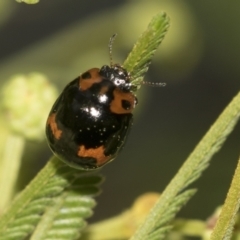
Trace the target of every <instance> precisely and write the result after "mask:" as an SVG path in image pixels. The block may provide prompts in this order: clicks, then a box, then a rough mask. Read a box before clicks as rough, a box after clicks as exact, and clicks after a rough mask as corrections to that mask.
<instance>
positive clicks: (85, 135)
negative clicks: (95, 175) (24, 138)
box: [46, 65, 137, 170]
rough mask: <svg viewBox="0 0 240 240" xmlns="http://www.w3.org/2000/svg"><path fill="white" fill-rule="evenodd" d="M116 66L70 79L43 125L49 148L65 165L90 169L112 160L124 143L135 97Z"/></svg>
mask: <svg viewBox="0 0 240 240" xmlns="http://www.w3.org/2000/svg"><path fill="white" fill-rule="evenodd" d="M131 89H132V85H131V83H130V80H129V74H128V73H127V71H126V70H125V69H123V68H122V67H121V66H119V65H113V66H111V67H109V66H103V67H102V68H101V69H98V68H93V69H90V70H89V71H87V72H85V73H83V74H82V75H81V76H80V77H77V78H76V79H75V80H73V81H72V82H70V83H69V84H68V85H67V86H66V87H65V89H64V90H63V92H62V93H61V95H60V96H59V98H58V99H57V100H56V102H55V103H54V105H53V107H52V109H51V111H50V113H49V117H48V120H47V124H46V136H47V140H48V144H49V146H50V148H51V150H52V151H53V152H54V154H56V155H57V156H58V157H59V158H60V159H62V160H63V161H64V162H65V163H67V164H68V165H70V166H72V167H75V168H78V169H85V170H91V169H96V168H99V167H102V166H103V165H105V164H106V163H108V162H110V161H112V160H113V159H114V158H115V157H116V156H117V154H118V153H119V151H120V150H121V148H122V147H123V145H124V141H125V140H126V136H127V134H128V132H129V129H130V127H131V125H132V121H133V115H132V110H133V109H134V107H135V105H136V103H137V99H136V97H135V96H134V94H133V93H132V91H131Z"/></svg>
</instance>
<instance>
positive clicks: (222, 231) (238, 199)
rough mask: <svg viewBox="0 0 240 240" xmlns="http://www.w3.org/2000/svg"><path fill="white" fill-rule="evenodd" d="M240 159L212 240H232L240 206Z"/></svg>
mask: <svg viewBox="0 0 240 240" xmlns="http://www.w3.org/2000/svg"><path fill="white" fill-rule="evenodd" d="M239 183H240V159H239V161H238V165H237V168H236V170H235V174H234V176H233V179H232V183H231V186H230V189H229V191H228V194H227V197H226V200H225V203H224V205H223V207H222V210H221V213H220V215H219V218H218V220H217V223H216V225H215V227H214V229H213V232H212V234H211V238H210V239H211V240H219V239H224V240H229V239H231V236H232V232H233V228H234V224H235V217H236V214H237V212H238V209H239V206H240V184H239Z"/></svg>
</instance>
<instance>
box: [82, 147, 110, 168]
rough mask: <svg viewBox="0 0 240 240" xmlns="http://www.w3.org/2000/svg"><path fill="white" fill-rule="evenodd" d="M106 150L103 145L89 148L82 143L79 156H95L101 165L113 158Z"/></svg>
mask: <svg viewBox="0 0 240 240" xmlns="http://www.w3.org/2000/svg"><path fill="white" fill-rule="evenodd" d="M104 151H105V149H104V147H103V146H100V147H98V148H89V149H87V148H85V146H84V145H81V146H80V147H79V150H78V156H79V157H92V158H95V159H96V161H97V166H98V167H100V166H102V165H104V164H105V163H106V162H108V161H109V160H111V156H106V155H105V154H104Z"/></svg>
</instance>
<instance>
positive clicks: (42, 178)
mask: <svg viewBox="0 0 240 240" xmlns="http://www.w3.org/2000/svg"><path fill="white" fill-rule="evenodd" d="M64 165H65V164H64V163H62V162H61V161H60V160H59V159H58V158H56V157H52V158H51V160H50V161H49V162H48V163H47V165H46V166H45V167H44V168H43V169H42V170H41V171H40V172H39V173H38V175H37V177H36V178H34V179H33V180H32V182H31V183H30V184H29V185H28V186H27V187H26V188H25V189H24V190H23V191H22V192H21V194H20V195H19V196H18V197H16V199H15V200H14V201H13V203H12V205H11V208H9V210H8V211H7V212H6V213H5V214H4V215H3V216H2V217H1V219H0V232H4V231H5V228H6V227H7V225H8V224H9V222H11V221H12V220H13V219H14V217H15V216H16V215H17V214H18V212H20V211H21V210H22V209H24V208H25V206H26V205H27V204H28V203H29V202H30V201H31V200H32V199H33V197H34V195H35V194H36V193H37V192H38V191H39V189H43V188H44V186H45V185H46V183H47V182H48V181H49V179H50V178H51V177H52V176H53V175H55V174H56V172H57V170H58V168H60V167H61V166H64Z"/></svg>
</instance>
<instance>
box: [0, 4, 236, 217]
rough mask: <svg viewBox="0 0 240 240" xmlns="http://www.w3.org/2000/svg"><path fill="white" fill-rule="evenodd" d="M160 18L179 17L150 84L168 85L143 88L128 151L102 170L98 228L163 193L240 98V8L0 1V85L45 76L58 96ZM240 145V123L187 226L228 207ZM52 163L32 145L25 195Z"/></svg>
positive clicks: (202, 184)
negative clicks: (18, 77) (148, 195)
mask: <svg viewBox="0 0 240 240" xmlns="http://www.w3.org/2000/svg"><path fill="white" fill-rule="evenodd" d="M160 11H166V12H167V14H168V15H169V16H170V18H171V27H170V30H169V33H168V34H167V36H166V38H165V39H164V41H163V44H162V45H161V47H160V49H159V50H158V51H157V53H156V55H155V57H154V59H153V62H152V65H151V66H150V69H149V72H148V74H147V76H146V80H147V81H151V82H154V81H155V82H165V83H166V84H167V86H166V87H162V88H151V87H145V86H143V87H142V88H141V90H140V91H139V93H138V99H139V104H138V106H137V108H136V110H135V119H134V126H133V128H132V131H131V134H130V136H129V138H128V141H127V144H126V146H125V148H124V150H123V151H122V153H121V154H120V155H119V157H118V158H117V159H116V160H115V161H114V162H112V163H111V164H109V165H107V166H106V167H104V168H103V169H102V170H101V172H102V174H103V175H104V176H106V181H105V183H104V184H103V185H102V188H103V193H102V194H101V195H100V196H99V197H98V198H97V200H98V205H97V207H96V212H95V215H94V217H93V218H92V220H99V219H102V218H106V217H110V216H112V215H113V214H117V213H119V212H121V211H123V210H124V209H126V208H127V207H129V206H130V204H131V203H132V202H133V200H134V199H135V198H136V197H137V196H138V195H140V194H142V193H144V192H147V191H158V192H161V191H162V190H163V189H164V187H165V186H166V184H167V183H168V182H169V181H170V179H171V178H172V177H173V176H174V174H175V173H176V171H177V170H178V168H179V167H180V166H181V164H182V163H183V161H184V160H185V159H186V157H187V156H188V155H189V153H190V152H191V151H192V150H193V148H194V146H195V145H196V144H197V143H198V141H199V140H200V139H201V137H202V136H203V135H204V133H205V132H206V131H207V130H208V129H209V127H210V125H211V124H212V123H213V122H214V121H215V119H216V118H217V117H218V115H219V114H220V113H221V111H222V110H223V109H224V107H225V106H226V105H227V104H228V103H229V102H230V100H231V99H232V98H233V96H234V95H236V93H237V92H238V91H239V88H240V81H239V79H240V67H239V63H240V27H239V23H240V2H239V1H228V2H227V1H219V0H212V1H192V0H185V1H181V0H175V1H174V0H169V1H166V0H165V1H163V0H162V1H161V0H148V1H146V0H145V1H144V0H128V1H124V0H114V1H111V0H99V1H79V0H72V1H67V0H49V1H47V0H41V1H40V3H39V4H36V5H27V4H19V3H16V2H15V1H14V0H12V1H11V0H1V2H0V85H1V86H2V85H3V83H6V82H7V81H8V80H9V79H10V77H11V76H12V75H14V74H19V73H24V74H28V73H29V72H33V71H38V72H41V73H44V74H45V75H47V76H48V78H49V79H50V81H51V82H52V83H54V84H56V85H57V87H58V89H59V91H61V89H62V88H63V87H64V86H65V85H66V84H67V83H68V82H69V81H71V80H73V79H74V78H75V77H76V76H78V75H79V74H80V73H82V72H84V71H85V70H87V69H89V68H92V67H101V66H102V65H104V64H109V54H108V48H107V45H108V40H109V38H110V36H111V35H112V34H113V33H118V37H117V39H116V41H115V43H114V47H113V59H114V62H117V63H122V62H123V61H124V59H125V58H126V56H127V54H128V52H129V51H130V50H131V48H132V46H133V44H134V42H135V41H136V40H137V38H138V36H139V35H140V34H141V32H143V31H144V30H145V28H146V26H147V25H148V22H149V21H150V19H151V18H152V17H153V16H154V15H155V14H156V13H158V12H160ZM19 90H20V89H19ZM50 105H51V103H49V106H46V107H50ZM39 114H41V113H39ZM46 117H47V116H46ZM239 139H240V127H239V124H238V126H237V128H236V129H235V131H234V133H233V134H231V136H230V138H229V139H228V141H227V142H226V144H225V145H224V147H223V148H222V150H221V151H220V152H219V153H218V154H217V155H216V156H215V157H214V161H213V162H212V164H211V166H210V168H208V169H207V171H206V172H205V173H204V175H203V176H202V178H201V179H200V180H199V181H197V182H196V183H195V184H194V187H197V188H198V189H199V191H198V192H197V194H196V195H195V196H194V198H193V199H192V200H191V201H190V202H189V203H188V205H187V206H186V207H185V208H184V209H183V210H182V211H181V213H180V215H181V216H182V217H191V218H201V219H205V218H207V217H208V216H209V215H210V214H211V213H212V212H213V211H214V209H215V207H216V206H218V205H220V204H222V202H223V200H224V197H225V195H226V192H227V189H228V187H229V184H230V181H231V176H232V175H233V172H234V168H235V166H236V164H237V160H238V157H239ZM36 156H37V157H36ZM50 156H51V152H50V150H49V149H48V146H47V144H46V141H44V142H41V143H39V142H30V141H29V142H28V143H27V146H26V148H25V154H24V159H23V166H22V168H21V175H22V176H24V179H22V180H21V181H19V188H22V187H23V186H24V185H25V184H26V183H27V181H29V180H30V179H31V178H32V177H33V176H34V175H35V173H36V172H37V171H38V170H39V169H40V167H42V166H43V165H44V163H45V162H46V160H47V159H48V158H49V157H50Z"/></svg>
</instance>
